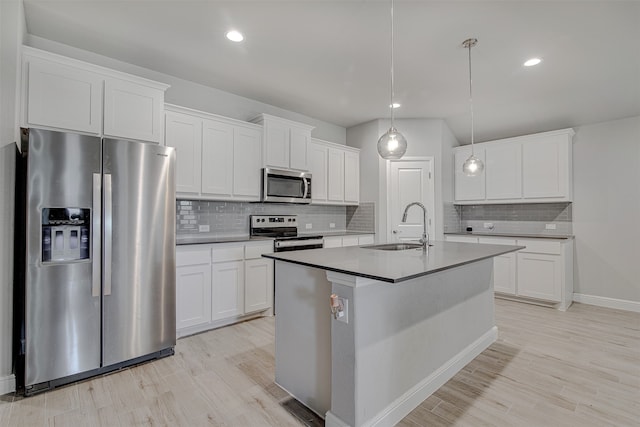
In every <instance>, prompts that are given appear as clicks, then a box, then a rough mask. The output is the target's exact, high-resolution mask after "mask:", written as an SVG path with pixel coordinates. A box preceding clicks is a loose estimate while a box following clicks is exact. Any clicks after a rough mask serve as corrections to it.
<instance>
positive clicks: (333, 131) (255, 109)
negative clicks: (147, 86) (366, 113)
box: [25, 35, 346, 144]
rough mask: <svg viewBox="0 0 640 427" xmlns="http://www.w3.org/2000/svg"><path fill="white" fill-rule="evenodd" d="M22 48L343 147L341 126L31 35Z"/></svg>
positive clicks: (185, 102)
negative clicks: (306, 128)
mask: <svg viewBox="0 0 640 427" xmlns="http://www.w3.org/2000/svg"><path fill="white" fill-rule="evenodd" d="M25 44H27V45H29V46H31V47H35V48H38V49H42V50H47V51H49V52H54V53H58V54H60V55H65V56H68V57H70V58H75V59H79V60H81V61H86V62H89V63H92V64H96V65H101V66H103V67H108V68H111V69H114V70H118V71H122V72H125V73H130V74H134V75H137V76H141V77H145V78H148V79H151V80H156V81H159V82H162V83H166V84H170V85H171V87H170V88H169V89H168V90H167V92H166V94H165V101H166V102H168V103H171V104H176V105H180V106H183V107H189V108H193V109H196V110H201V111H206V112H209V113H214V114H219V115H221V116H225V117H231V118H234V119H238V120H251V119H252V118H254V117H256V116H257V115H258V114H260V113H268V114H272V115H274V116H278V117H284V118H286V119H290V120H295V121H298V122H301V123H306V124H309V125H311V126H315V127H316V128H315V129H314V130H313V132H312V136H313V137H314V138H319V139H324V140H326V141H331V142H335V143H337V144H344V143H345V141H346V129H345V128H344V127H342V126H337V125H334V124H331V123H327V122H323V121H321V120H317V119H314V118H312V117H307V116H304V115H302V114H298V113H295V112H292V111H287V110H283V109H282V108H278V107H274V106H272V105H269V104H265V103H263V102H259V101H255V100H253V99H249V98H244V97H242V96H238V95H234V94H232V93H229V92H224V91H222V90H218V89H215V88H211V87H208V86H203V85H200V84H197V83H193V82H190V81H187V80H183V79H179V78H177V77H173V76H170V75H167V74H163V73H159V72H157V71H154V70H150V69H148V68H143V67H138V66H136V65H132V64H128V63H126V62H122V61H118V60H115V59H112V58H108V57H106V56H102V55H98V54H96V53H93V52H89V51H86V50H81V49H77V48H74V47H71V46H68V45H64V44H61V43H57V42H54V41H51V40H47V39H43V38H41V37H37V36H33V35H29V36H28V37H27V40H26V42H25Z"/></svg>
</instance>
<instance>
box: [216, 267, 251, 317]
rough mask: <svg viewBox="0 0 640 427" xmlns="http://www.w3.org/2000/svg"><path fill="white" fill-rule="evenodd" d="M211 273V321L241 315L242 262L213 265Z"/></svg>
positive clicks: (242, 302) (242, 296) (242, 301)
mask: <svg viewBox="0 0 640 427" xmlns="http://www.w3.org/2000/svg"><path fill="white" fill-rule="evenodd" d="M211 272H212V274H211V279H212V283H213V286H212V289H211V290H212V292H211V305H212V311H211V320H218V319H224V318H226V317H232V316H238V315H240V314H243V310H244V262H242V261H230V262H219V263H214V264H213V266H212V267H211Z"/></svg>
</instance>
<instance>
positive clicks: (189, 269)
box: [176, 250, 211, 330]
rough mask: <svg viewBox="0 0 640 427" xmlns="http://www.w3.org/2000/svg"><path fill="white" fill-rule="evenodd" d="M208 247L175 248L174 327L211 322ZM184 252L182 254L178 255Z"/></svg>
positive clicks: (179, 328) (183, 327)
mask: <svg viewBox="0 0 640 427" xmlns="http://www.w3.org/2000/svg"><path fill="white" fill-rule="evenodd" d="M209 252H210V251H208V250H201V251H197V250H196V251H188V253H187V252H182V253H181V252H180V251H178V254H179V257H178V263H179V264H178V267H177V268H176V282H177V285H178V291H177V292H176V329H177V330H181V329H185V328H189V327H194V326H199V325H203V324H207V323H209V322H210V321H211V257H210V254H209ZM180 255H184V256H182V257H181V256H180Z"/></svg>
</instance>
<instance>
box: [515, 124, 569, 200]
mask: <svg viewBox="0 0 640 427" xmlns="http://www.w3.org/2000/svg"><path fill="white" fill-rule="evenodd" d="M572 136H573V132H571V133H570V134H559V135H548V136H541V137H539V138H535V139H531V140H527V141H524V142H523V143H522V183H523V196H524V197H525V198H526V199H546V198H550V199H553V200H554V201H555V200H567V201H571V199H572V185H571V181H572V179H571V176H572V167H571V166H572V161H571V160H572V159H571V157H572V155H571V153H572V150H571V148H572V147H571V137H572Z"/></svg>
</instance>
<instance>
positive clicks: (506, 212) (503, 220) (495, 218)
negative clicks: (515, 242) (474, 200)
mask: <svg viewBox="0 0 640 427" xmlns="http://www.w3.org/2000/svg"><path fill="white" fill-rule="evenodd" d="M454 208H455V214H454V213H453V211H446V212H447V214H446V215H445V221H446V223H445V226H446V228H445V230H446V232H463V231H465V230H466V228H467V227H472V228H473V230H474V231H482V232H488V233H491V232H494V233H525V234H543V235H570V234H573V223H572V221H573V213H572V206H571V203H568V202H564V203H520V204H505V205H455V207H454ZM485 223H491V224H492V225H493V228H492V229H491V228H486V227H485ZM554 227H555V228H554Z"/></svg>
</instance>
